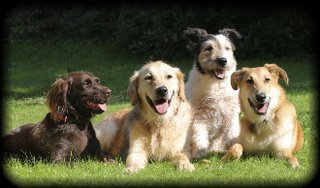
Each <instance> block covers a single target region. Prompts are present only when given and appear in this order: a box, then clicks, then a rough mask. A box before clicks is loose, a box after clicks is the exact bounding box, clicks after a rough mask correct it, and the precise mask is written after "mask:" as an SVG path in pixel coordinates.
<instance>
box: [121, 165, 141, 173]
mask: <svg viewBox="0 0 320 188" xmlns="http://www.w3.org/2000/svg"><path fill="white" fill-rule="evenodd" d="M141 169H142V167H140V166H139V165H130V166H128V167H126V169H125V172H126V173H128V174H133V173H136V172H138V171H139V170H141Z"/></svg>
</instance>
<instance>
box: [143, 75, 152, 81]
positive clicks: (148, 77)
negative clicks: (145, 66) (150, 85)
mask: <svg viewBox="0 0 320 188" xmlns="http://www.w3.org/2000/svg"><path fill="white" fill-rule="evenodd" d="M144 79H145V80H147V81H150V80H152V79H153V77H152V75H148V76H146V77H145V78H144Z"/></svg>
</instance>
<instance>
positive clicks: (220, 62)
mask: <svg viewBox="0 0 320 188" xmlns="http://www.w3.org/2000/svg"><path fill="white" fill-rule="evenodd" d="M217 63H218V64H219V65H220V66H221V67H224V66H226V64H227V59H226V58H224V57H220V58H218V59H217Z"/></svg>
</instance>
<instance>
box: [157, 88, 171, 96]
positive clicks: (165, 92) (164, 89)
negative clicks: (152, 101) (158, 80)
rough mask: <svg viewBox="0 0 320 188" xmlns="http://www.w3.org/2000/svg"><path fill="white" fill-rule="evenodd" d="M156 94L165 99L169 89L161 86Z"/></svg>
mask: <svg viewBox="0 0 320 188" xmlns="http://www.w3.org/2000/svg"><path fill="white" fill-rule="evenodd" d="M156 93H157V95H158V96H159V97H164V96H165V95H166V94H168V88H167V87H165V86H160V87H158V88H157V89H156Z"/></svg>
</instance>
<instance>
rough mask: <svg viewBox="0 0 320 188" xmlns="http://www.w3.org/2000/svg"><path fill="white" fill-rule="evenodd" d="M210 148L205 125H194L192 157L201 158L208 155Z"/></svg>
mask: <svg viewBox="0 0 320 188" xmlns="http://www.w3.org/2000/svg"><path fill="white" fill-rule="evenodd" d="M208 147H209V135H208V130H207V125H206V124H205V123H194V124H193V125H192V157H194V158H200V157H202V156H204V155H206V154H207V149H208Z"/></svg>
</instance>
